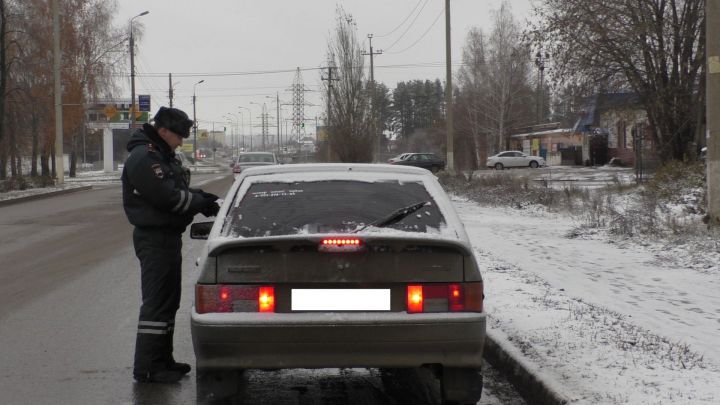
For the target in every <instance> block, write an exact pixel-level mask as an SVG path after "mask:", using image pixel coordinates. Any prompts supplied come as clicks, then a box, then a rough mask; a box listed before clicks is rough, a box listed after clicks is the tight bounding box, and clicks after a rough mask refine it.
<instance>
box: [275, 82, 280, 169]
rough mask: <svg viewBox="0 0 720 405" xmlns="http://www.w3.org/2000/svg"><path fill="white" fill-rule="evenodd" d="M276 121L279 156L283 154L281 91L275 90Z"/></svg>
mask: <svg viewBox="0 0 720 405" xmlns="http://www.w3.org/2000/svg"><path fill="white" fill-rule="evenodd" d="M275 104H276V109H275V121H276V122H277V144H278V145H277V150H278V158H279V157H280V155H281V154H282V151H281V149H280V143H281V142H280V92H279V91H276V92H275Z"/></svg>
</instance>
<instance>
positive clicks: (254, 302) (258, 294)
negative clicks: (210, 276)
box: [195, 284, 275, 314]
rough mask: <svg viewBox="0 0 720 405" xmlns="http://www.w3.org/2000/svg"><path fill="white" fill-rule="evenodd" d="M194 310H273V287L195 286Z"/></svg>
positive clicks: (202, 311) (203, 311)
mask: <svg viewBox="0 0 720 405" xmlns="http://www.w3.org/2000/svg"><path fill="white" fill-rule="evenodd" d="M195 310H196V311H197V312H198V313H199V314H205V313H209V312H275V288H273V287H269V286H262V287H260V286H248V285H218V284H214V285H203V284H198V285H196V286H195Z"/></svg>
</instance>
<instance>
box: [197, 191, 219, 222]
mask: <svg viewBox="0 0 720 405" xmlns="http://www.w3.org/2000/svg"><path fill="white" fill-rule="evenodd" d="M214 197H215V199H213V198H212V197H205V206H204V207H203V209H202V211H200V213H201V214H203V215H205V216H206V217H208V218H209V217H214V216H215V215H217V213H218V211H220V205H218V203H216V202H215V200H216V199H217V196H214Z"/></svg>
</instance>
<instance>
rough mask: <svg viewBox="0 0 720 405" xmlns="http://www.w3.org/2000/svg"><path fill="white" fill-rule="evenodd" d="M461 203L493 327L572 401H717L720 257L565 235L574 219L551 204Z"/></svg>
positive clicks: (457, 199) (458, 202)
mask: <svg viewBox="0 0 720 405" xmlns="http://www.w3.org/2000/svg"><path fill="white" fill-rule="evenodd" d="M453 201H454V203H455V205H456V208H457V210H458V212H459V214H460V216H461V218H462V220H463V222H464V224H465V227H466V230H467V232H468V234H469V236H470V238H471V241H472V243H473V246H474V248H475V251H476V257H477V259H478V262H479V263H480V266H481V269H482V271H483V277H484V280H485V295H486V301H485V303H486V304H485V307H486V309H487V312H488V314H489V318H490V321H489V326H488V327H489V329H490V333H492V334H493V336H495V337H496V338H499V339H503V340H506V343H509V344H510V345H512V346H514V347H515V348H517V349H518V352H519V353H522V356H523V358H524V360H527V362H529V363H530V364H532V365H534V367H533V368H534V369H535V370H537V372H538V373H539V374H540V375H541V377H542V378H543V379H545V380H546V381H547V382H548V383H550V385H551V386H553V387H554V388H555V390H556V391H558V392H560V393H562V394H564V395H565V396H567V398H568V399H569V400H570V403H573V404H667V403H673V404H717V403H720V386H719V385H718V381H720V345H718V344H717V343H716V342H717V341H715V338H717V337H718V336H720V288H719V287H720V279H718V275H720V267H719V266H718V264H717V262H715V265H714V266H712V265H709V266H708V265H707V264H705V265H703V266H697V265H691V263H688V265H687V266H684V265H683V262H684V261H683V255H682V253H681V252H682V251H683V250H682V247H680V248H677V249H675V250H674V252H675V260H667V259H666V258H665V259H664V258H663V253H664V252H663V250H662V249H659V248H658V246H659V245H653V244H648V246H641V245H638V244H634V243H628V244H621V243H612V244H611V243H608V242H607V241H606V240H605V239H604V238H602V237H585V238H569V237H568V236H567V235H569V234H572V232H571V231H573V230H574V229H576V227H577V225H578V224H577V223H575V221H573V219H571V218H569V217H566V216H563V215H560V214H553V213H548V212H546V211H544V210H531V211H528V210H524V211H521V210H514V209H510V208H493V207H486V206H479V205H478V204H476V203H474V202H471V201H468V200H465V199H463V198H460V197H454V198H453ZM715 253H717V252H715ZM688 257H689V256H688Z"/></svg>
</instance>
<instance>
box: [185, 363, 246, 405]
mask: <svg viewBox="0 0 720 405" xmlns="http://www.w3.org/2000/svg"><path fill="white" fill-rule="evenodd" d="M241 378H242V370H208V369H196V374H195V382H196V393H197V402H198V403H199V404H208V403H232V401H233V397H236V396H237V395H238V393H239V392H240V380H241Z"/></svg>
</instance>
